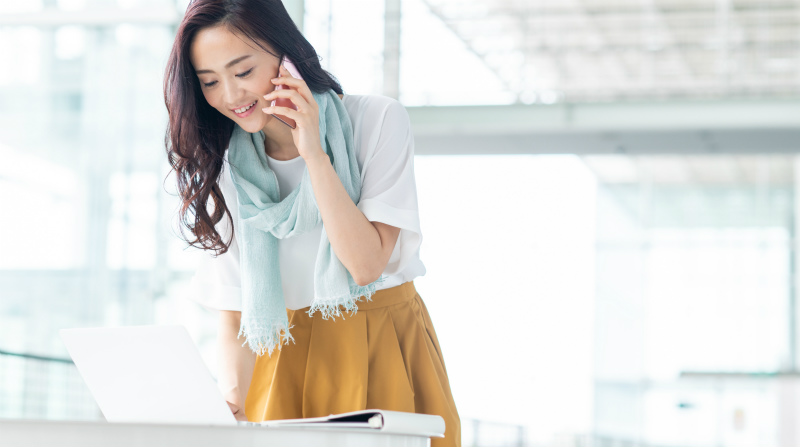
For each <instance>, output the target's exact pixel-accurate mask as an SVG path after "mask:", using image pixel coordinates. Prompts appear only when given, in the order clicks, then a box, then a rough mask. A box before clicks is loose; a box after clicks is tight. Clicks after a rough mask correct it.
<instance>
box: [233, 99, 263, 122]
mask: <svg viewBox="0 0 800 447" xmlns="http://www.w3.org/2000/svg"><path fill="white" fill-rule="evenodd" d="M257 104H258V100H255V101H253V102H251V103H250V104H249V105H247V106H244V107H241V108H236V109H231V110H232V111H233V113H235V114H236V116H238V117H239V118H246V117H248V116H250V115H251V114H252V113H253V110H254V109H255V108H256V105H257Z"/></svg>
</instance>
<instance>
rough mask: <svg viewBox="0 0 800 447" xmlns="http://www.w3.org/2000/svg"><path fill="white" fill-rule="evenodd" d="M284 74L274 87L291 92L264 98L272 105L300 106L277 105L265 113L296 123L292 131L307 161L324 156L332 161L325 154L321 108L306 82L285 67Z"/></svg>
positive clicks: (282, 72)
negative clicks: (282, 102) (281, 100)
mask: <svg viewBox="0 0 800 447" xmlns="http://www.w3.org/2000/svg"><path fill="white" fill-rule="evenodd" d="M280 74H281V77H279V78H274V79H272V83H273V84H275V85H276V86H277V85H280V84H283V85H286V86H288V87H290V88H287V89H280V90H277V89H276V90H273V91H272V92H270V93H269V94H266V95H264V98H265V99H266V100H267V101H270V102H271V101H272V100H273V99H275V98H288V99H289V100H290V101H292V103H293V104H294V105H296V106H297V110H294V109H291V108H289V107H281V106H277V105H276V106H269V107H265V108H263V109H261V110H263V111H264V112H265V113H270V114H272V113H275V114H278V115H283V116H286V117H289V118H291V119H293V120H294V122H295V128H294V129H292V139H293V140H294V145H295V146H297V150H298V151H299V152H300V156H301V157H303V159H304V160H306V161H309V160H311V159H313V158H314V157H321V156H324V157H325V158H328V156H327V155H326V154H325V151H323V150H322V144H321V143H320V138H319V105H317V101H315V100H314V96H313V95H312V94H311V90H310V89H309V88H308V85H307V84H306V81H304V80H302V79H297V78H295V77H293V76H292V75H291V73H289V71H288V70H286V68H284V67H283V66H282V65H281V67H280Z"/></svg>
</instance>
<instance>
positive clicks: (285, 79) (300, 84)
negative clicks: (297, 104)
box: [272, 67, 316, 104]
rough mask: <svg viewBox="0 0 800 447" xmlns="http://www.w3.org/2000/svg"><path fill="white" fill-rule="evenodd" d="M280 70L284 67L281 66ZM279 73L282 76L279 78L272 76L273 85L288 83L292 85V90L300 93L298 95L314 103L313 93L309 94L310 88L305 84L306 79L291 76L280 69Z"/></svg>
mask: <svg viewBox="0 0 800 447" xmlns="http://www.w3.org/2000/svg"><path fill="white" fill-rule="evenodd" d="M281 70H284V68H283V67H281ZM281 75H282V76H281V77H279V78H273V79H272V83H273V84H275V85H279V84H281V85H288V86H289V87H292V88H293V89H294V90H296V91H297V92H298V93H300V95H301V96H302V97H303V99H305V100H306V102H307V103H309V104H312V103H314V104H316V102H315V101H314V95H312V94H311V89H309V88H308V84H306V81H304V80H302V79H297V78H294V77H292V75H291V74H290V73H289V72H288V71H282V72H281ZM278 91H280V90H278Z"/></svg>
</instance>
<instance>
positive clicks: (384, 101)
mask: <svg viewBox="0 0 800 447" xmlns="http://www.w3.org/2000/svg"><path fill="white" fill-rule="evenodd" d="M342 102H343V103H344V105H345V108H346V109H347V113H348V115H349V116H350V121H351V123H352V125H353V139H354V144H355V151H356V158H357V159H358V167H359V169H360V171H361V198H360V200H359V202H358V204H357V207H358V209H359V210H361V212H362V213H364V215H365V216H366V217H367V219H368V220H369V221H372V222H383V223H385V224H388V225H392V226H395V227H399V228H400V236H399V238H398V240H397V244H396V245H395V247H394V250H393V251H392V256H391V257H390V258H389V263H388V265H387V266H386V269H385V270H384V271H383V275H384V277H385V280H384V282H383V283H380V284H378V285H377V289H378V290H381V289H386V288H389V287H394V286H397V285H400V284H403V283H404V282H407V281H411V280H412V279H414V278H416V277H417V276H423V275H425V273H426V270H425V265H424V264H423V263H422V261H421V260H420V257H419V249H420V245H421V244H422V232H421V231H420V224H419V211H418V205H417V187H416V182H415V180H414V137H413V134H412V133H411V123H410V120H409V118H408V112H407V111H406V109H405V107H403V105H402V104H401V103H400V102H398V101H397V100H395V99H393V98H390V97H387V96H380V95H344V97H343V98H342ZM267 162H268V165H269V167H270V169H272V170H273V172H275V175H276V177H277V178H278V188H279V191H280V198H281V200H283V199H284V198H285V197H286V196H288V195H289V194H290V193H291V192H292V191H293V190H294V189H295V188H296V187H297V186H298V185H299V184H300V180H301V179H302V176H303V171H304V170H305V167H306V165H305V160H303V157H300V156H298V157H296V158H293V159H291V160H285V161H282V160H275V159H273V158H272V157H269V156H268V157H267ZM219 186H220V189H221V190H222V195H223V197H224V198H225V203H226V204H227V205H228V209H229V210H230V212H231V213H232V216H233V221H234V222H236V221H237V219H236V216H237V215H238V212H239V208H238V202H237V192H236V188H235V187H234V185H233V182H232V180H231V177H230V169H229V166H228V151H227V150H226V151H225V161H224V163H223V168H222V172H221V173H220V178H219ZM322 225H323V224H322V223H320V224H319V225H318V226H317V228H315V229H314V230H312V231H309V232H307V233H304V234H301V235H298V236H295V237H291V238H286V239H278V252H279V253H278V259H279V262H280V269H281V281H282V286H283V294H284V300H285V302H286V308H287V309H292V310H297V309H301V308H303V307H307V306H310V305H311V301H312V300H313V298H314V265H315V260H316V255H317V250H318V249H319V242H320V238H321V236H322ZM216 229H217V231H218V232H219V233H220V235H221V236H222V240H223V241H227V240H228V238H229V237H230V234H231V233H230V228H229V223H228V218H227V216H225V217H223V218H222V220H221V221H220V222H219V223H217V226H216ZM234 233H235V232H234ZM191 289H192V290H191V291H190V293H189V298H190V299H192V300H193V301H196V302H197V303H199V304H201V305H202V306H204V307H206V308H208V309H217V310H238V311H241V310H242V306H241V300H242V295H241V275H240V271H239V246H238V245H237V242H236V238H235V237H234V239H233V240H232V241H231V245H230V247H229V249H228V251H227V252H225V253H224V254H222V255H220V256H217V257H214V256H213V252H211V251H207V252H206V256H203V257H202V260H201V262H200V264H199V266H198V267H197V270H196V271H195V274H194V276H193V277H192V281H191Z"/></svg>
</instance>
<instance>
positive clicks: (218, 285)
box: [189, 163, 242, 311]
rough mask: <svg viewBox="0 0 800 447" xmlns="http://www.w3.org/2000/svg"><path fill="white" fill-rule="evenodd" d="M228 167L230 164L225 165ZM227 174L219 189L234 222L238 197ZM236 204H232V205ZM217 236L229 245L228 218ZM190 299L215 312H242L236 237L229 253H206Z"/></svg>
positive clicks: (194, 279) (219, 226)
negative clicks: (217, 254) (216, 254)
mask: <svg viewBox="0 0 800 447" xmlns="http://www.w3.org/2000/svg"><path fill="white" fill-rule="evenodd" d="M225 166H227V163H226V164H225ZM228 180H229V177H228V175H227V170H223V172H222V174H221V175H220V180H219V185H220V189H221V190H222V192H223V197H225V203H226V204H227V206H228V210H229V211H230V212H231V216H232V217H233V219H234V221H235V220H236V216H237V214H238V209H237V206H236V203H235V199H236V196H235V195H233V196H232V195H231V192H233V193H234V194H235V191H232V187H233V184H232V183H230V182H229V181H228ZM232 201H233V203H232ZM215 228H216V229H217V232H218V233H219V234H220V235H221V236H222V240H223V241H227V240H228V238H229V237H230V236H231V227H230V223H229V222H228V216H227V215H225V216H223V217H222V220H220V221H219V222H218V223H217V224H216V227H215ZM189 299H191V300H192V301H194V302H196V303H198V304H200V305H202V306H203V307H205V308H207V309H212V310H237V311H241V310H242V281H241V273H240V270H239V245H238V244H237V242H236V236H235V234H234V236H233V238H232V239H231V244H230V246H229V247H228V251H226V252H225V253H223V254H221V255H219V256H214V253H213V252H211V251H204V252H203V253H202V256H201V260H200V263H199V264H198V266H197V269H196V270H195V273H194V276H192V279H191V284H190V293H189Z"/></svg>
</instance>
